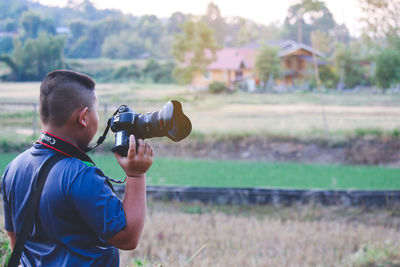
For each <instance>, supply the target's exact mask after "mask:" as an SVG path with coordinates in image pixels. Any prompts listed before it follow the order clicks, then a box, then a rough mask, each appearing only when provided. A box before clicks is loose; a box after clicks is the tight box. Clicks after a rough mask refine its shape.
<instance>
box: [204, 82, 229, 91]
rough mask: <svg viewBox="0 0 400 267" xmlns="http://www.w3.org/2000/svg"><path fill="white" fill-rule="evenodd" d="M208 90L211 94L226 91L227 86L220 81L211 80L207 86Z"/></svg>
mask: <svg viewBox="0 0 400 267" xmlns="http://www.w3.org/2000/svg"><path fill="white" fill-rule="evenodd" d="M208 91H210V92H211V93H213V94H218V93H222V92H226V91H228V87H227V86H226V85H225V84H224V83H222V82H212V83H210V85H209V86H208Z"/></svg>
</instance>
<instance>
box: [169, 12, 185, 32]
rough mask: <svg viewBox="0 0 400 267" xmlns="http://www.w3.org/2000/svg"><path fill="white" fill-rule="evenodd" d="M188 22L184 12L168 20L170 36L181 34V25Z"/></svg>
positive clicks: (173, 15)
mask: <svg viewBox="0 0 400 267" xmlns="http://www.w3.org/2000/svg"><path fill="white" fill-rule="evenodd" d="M185 21H186V15H185V14H183V13H182V12H175V13H173V14H172V15H171V17H170V18H169V20H168V26H167V31H168V33H169V34H171V33H172V34H173V33H178V32H181V31H182V29H181V27H180V26H181V25H182V24H183V23H184V22H185Z"/></svg>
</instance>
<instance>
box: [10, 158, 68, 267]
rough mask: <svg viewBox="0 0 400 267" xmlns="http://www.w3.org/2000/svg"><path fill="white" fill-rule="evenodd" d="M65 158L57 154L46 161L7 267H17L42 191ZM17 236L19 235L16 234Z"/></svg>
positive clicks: (40, 171)
mask: <svg viewBox="0 0 400 267" xmlns="http://www.w3.org/2000/svg"><path fill="white" fill-rule="evenodd" d="M63 158H65V156H64V155H62V154H60V153H56V154H55V155H54V156H52V157H50V159H48V160H47V161H45V162H44V163H43V165H42V167H41V168H40V170H39V173H38V177H37V181H36V186H35V189H34V191H33V193H32V195H31V196H30V200H29V201H28V204H27V206H26V208H25V210H26V215H25V219H24V222H23V223H22V228H21V231H20V232H19V233H18V235H17V242H16V244H15V246H14V249H13V252H12V254H11V257H10V260H9V261H8V264H7V267H17V266H18V265H19V261H20V258H21V255H22V250H23V249H24V246H25V242H26V240H27V239H28V235H29V230H30V229H32V224H33V217H34V216H35V214H36V212H37V210H38V207H39V202H40V197H41V195H42V190H43V187H44V184H45V182H46V180H47V176H48V175H49V172H50V170H51V169H52V168H53V166H54V165H55V164H56V163H57V162H58V161H59V160H61V159H63ZM16 234H17V233H16Z"/></svg>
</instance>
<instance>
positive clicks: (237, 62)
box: [207, 47, 257, 70]
mask: <svg viewBox="0 0 400 267" xmlns="http://www.w3.org/2000/svg"><path fill="white" fill-rule="evenodd" d="M256 56H257V51H254V50H252V49H246V48H232V47H226V48H223V49H221V50H219V51H217V53H216V60H215V61H214V62H211V63H210V65H208V67H207V69H208V70H221V69H223V70H238V69H240V67H241V65H242V64H243V65H244V68H245V69H251V68H253V67H254V64H255V61H256Z"/></svg>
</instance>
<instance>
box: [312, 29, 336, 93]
mask: <svg viewBox="0 0 400 267" xmlns="http://www.w3.org/2000/svg"><path fill="white" fill-rule="evenodd" d="M330 42H331V41H330V38H329V36H328V34H326V33H324V32H322V31H318V30H317V31H313V32H312V33H311V45H312V47H313V48H314V49H315V50H318V51H321V52H323V53H326V54H327V53H329V52H330V50H331V48H330V46H329V44H330ZM313 65H314V71H315V80H316V82H317V87H318V89H321V80H320V75H319V68H318V61H317V55H316V54H315V53H313Z"/></svg>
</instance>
